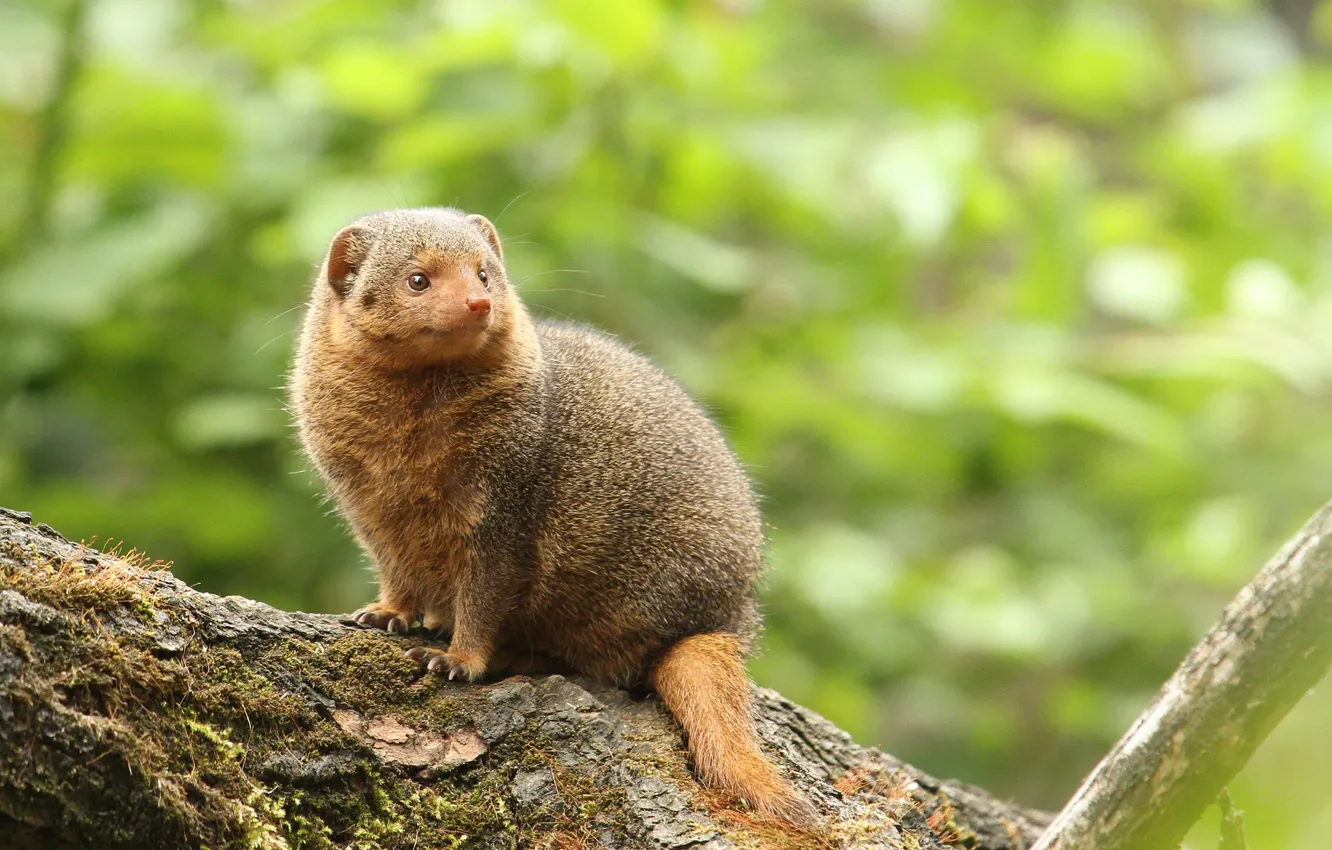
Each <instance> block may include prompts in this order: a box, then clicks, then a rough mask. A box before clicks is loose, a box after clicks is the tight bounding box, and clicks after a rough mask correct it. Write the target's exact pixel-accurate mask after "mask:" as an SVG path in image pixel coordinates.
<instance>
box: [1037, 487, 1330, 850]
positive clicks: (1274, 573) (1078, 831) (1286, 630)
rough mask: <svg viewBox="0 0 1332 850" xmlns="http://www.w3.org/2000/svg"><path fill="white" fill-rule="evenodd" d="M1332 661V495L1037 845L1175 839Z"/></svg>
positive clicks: (1139, 844)
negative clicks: (1331, 498) (1328, 502)
mask: <svg viewBox="0 0 1332 850" xmlns="http://www.w3.org/2000/svg"><path fill="white" fill-rule="evenodd" d="M1329 664H1332V504H1329V505H1326V506H1324V507H1323V509H1322V510H1320V511H1319V512H1318V513H1317V514H1315V515H1314V517H1313V519H1311V520H1309V522H1308V523H1307V524H1306V525H1305V526H1304V528H1303V529H1301V530H1300V532H1299V533H1298V534H1297V535H1295V537H1293V538H1291V540H1290V541H1289V542H1287V543H1286V545H1285V546H1284V547H1283V548H1282V550H1281V551H1280V552H1278V553H1277V554H1276V555H1275V556H1274V557H1273V558H1272V560H1271V561H1269V562H1268V563H1267V565H1266V566H1265V567H1263V569H1262V570H1261V571H1260V572H1259V573H1258V575H1257V576H1256V577H1255V578H1254V580H1253V581H1252V582H1250V583H1249V584H1248V585H1247V586H1245V587H1244V589H1242V590H1241V591H1240V592H1239V595H1237V596H1236V597H1235V599H1234V600H1233V601H1232V602H1231V603H1230V605H1229V606H1227V607H1226V610H1225V612H1224V613H1223V614H1222V615H1221V620H1220V622H1218V623H1217V624H1216V625H1215V626H1214V627H1213V628H1212V630H1211V631H1210V632H1208V633H1207V635H1206V636H1205V637H1204V638H1203V639H1202V641H1201V642H1199V643H1198V645H1197V646H1195V647H1194V648H1193V650H1192V651H1190V652H1189V654H1188V657H1187V658H1185V659H1184V662H1183V663H1182V664H1180V666H1179V669H1178V670H1176V671H1175V674H1174V676H1172V677H1171V678H1170V680H1169V681H1168V682H1166V683H1165V685H1163V686H1162V687H1161V690H1160V691H1159V692H1158V693H1157V695H1156V698H1155V699H1154V700H1153V701H1152V704H1151V705H1149V706H1148V707H1147V710H1146V711H1145V712H1143V714H1142V715H1141V716H1140V717H1139V718H1138V719H1137V721H1135V722H1134V724H1133V726H1132V727H1131V728H1130V729H1129V730H1128V732H1126V733H1124V737H1123V738H1121V739H1120V740H1119V743H1118V744H1116V745H1115V747H1114V749H1113V750H1111V751H1110V754H1109V755H1108V756H1106V757H1105V759H1104V760H1102V761H1101V763H1100V764H1099V765H1097V767H1096V769H1095V770H1094V771H1092V773H1091V775H1090V776H1089V777H1088V778H1087V780H1086V782H1085V783H1083V786H1082V787H1081V788H1080V789H1079V790H1078V792H1077V794H1075V795H1074V797H1073V799H1072V800H1071V801H1070V802H1069V803H1068V805H1067V806H1065V807H1064V810H1063V811H1062V812H1060V813H1059V815H1058V817H1056V819H1055V821H1054V823H1053V824H1051V826H1050V828H1049V830H1048V832H1047V833H1046V834H1045V835H1044V836H1042V837H1041V840H1040V843H1039V844H1037V850H1172V848H1175V847H1178V846H1179V843H1180V841H1181V840H1183V838H1184V835H1185V833H1187V832H1188V831H1189V828H1190V827H1191V826H1193V824H1194V823H1196V822H1197V821H1198V819H1199V818H1200V817H1201V816H1202V813H1203V810H1204V809H1206V808H1207V807H1208V806H1209V805H1211V804H1212V802H1213V801H1214V800H1216V799H1217V795H1218V794H1220V793H1221V792H1222V790H1223V789H1224V788H1225V785H1226V783H1227V782H1229V781H1230V779H1231V777H1233V776H1234V775H1235V774H1236V773H1238V772H1239V771H1240V769H1241V768H1242V767H1244V764H1245V762H1247V761H1248V760H1249V757H1250V756H1251V755H1253V752H1254V750H1256V749H1257V748H1258V745H1259V744H1261V743H1262V742H1263V739H1265V738H1266V737H1267V736H1268V734H1269V733H1270V732H1271V731H1272V728H1273V727H1274V726H1276V724H1277V722H1278V721H1279V720H1280V719H1281V718H1282V717H1284V716H1285V715H1286V714H1287V713H1288V712H1289V711H1290V709H1291V708H1293V707H1294V706H1295V703H1297V702H1299V700H1300V698H1301V697H1303V696H1304V694H1305V693H1306V692H1307V691H1308V690H1309V689H1310V688H1311V687H1313V686H1314V685H1315V684H1316V683H1317V682H1318V680H1319V679H1321V678H1322V677H1323V676H1324V675H1325V674H1326V673H1327V669H1328V666H1329ZM1232 840H1233V839H1232ZM1240 841H1242V838H1241V839H1240Z"/></svg>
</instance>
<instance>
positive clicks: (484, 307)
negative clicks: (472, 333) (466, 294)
mask: <svg viewBox="0 0 1332 850" xmlns="http://www.w3.org/2000/svg"><path fill="white" fill-rule="evenodd" d="M467 309H468V310H471V311H472V312H473V313H480V314H481V315H483V316H484V315H485V314H486V313H489V312H490V299H489V298H468V299H467Z"/></svg>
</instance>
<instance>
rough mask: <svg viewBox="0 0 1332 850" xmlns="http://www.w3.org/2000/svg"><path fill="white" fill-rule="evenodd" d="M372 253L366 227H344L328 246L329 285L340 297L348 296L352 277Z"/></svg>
mask: <svg viewBox="0 0 1332 850" xmlns="http://www.w3.org/2000/svg"><path fill="white" fill-rule="evenodd" d="M369 252H370V234H369V232H368V231H366V229H365V228H364V227H355V226H352V227H344V228H342V229H341V230H339V231H338V235H337V236H334V237H333V244H331V245H329V246H328V263H327V271H328V285H329V286H331V287H333V291H334V292H336V293H337V294H338V295H340V296H341V295H346V294H347V286H348V284H350V283H351V276H352V275H354V274H356V270H357V269H358V268H360V266H361V263H363V262H365V257H366V255H367V254H368V253H369Z"/></svg>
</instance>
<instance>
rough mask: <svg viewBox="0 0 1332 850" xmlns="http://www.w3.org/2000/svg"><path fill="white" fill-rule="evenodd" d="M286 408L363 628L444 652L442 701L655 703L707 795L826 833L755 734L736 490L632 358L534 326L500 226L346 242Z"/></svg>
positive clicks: (745, 501) (399, 220)
mask: <svg viewBox="0 0 1332 850" xmlns="http://www.w3.org/2000/svg"><path fill="white" fill-rule="evenodd" d="M289 389H290V393H291V401H292V407H293V410H294V412H295V415H296V419H297V422H298V424H299V427H300V435H301V440H302V442H303V444H304V446H305V450H306V452H307V453H308V454H309V456H310V458H311V459H312V461H313V462H314V465H315V467H316V468H317V469H318V471H319V473H320V474H321V476H322V477H323V479H324V480H325V482H326V484H327V486H328V489H329V491H330V493H331V495H332V497H333V499H334V500H335V501H336V503H337V506H338V508H339V509H340V512H341V513H342V515H343V517H345V519H346V521H347V522H348V524H349V525H350V527H351V530H352V532H353V534H354V535H355V537H356V540H357V541H358V542H359V543H360V545H361V547H362V548H363V549H364V550H365V552H366V553H367V555H368V556H369V557H370V559H371V560H372V561H373V563H374V566H375V568H376V570H377V572H378V577H379V599H378V601H376V602H374V603H372V604H370V605H369V606H367V607H366V608H363V609H361V611H359V612H357V614H356V615H355V616H356V618H357V621H358V622H361V623H363V624H367V625H371V626H376V627H380V628H384V629H387V630H388V631H390V632H406V631H408V630H409V629H411V628H412V627H414V626H415V625H416V623H417V621H418V620H420V621H421V623H422V625H423V626H424V627H425V628H427V629H440V630H445V631H447V632H451V634H452V638H451V643H450V645H449V649H448V651H447V652H444V651H440V650H433V649H426V648H417V649H414V650H411V651H410V652H409V655H410V656H411V657H412V658H414V659H415V660H417V661H419V662H422V663H425V664H426V666H427V667H428V669H429V670H431V671H434V672H436V673H439V674H444V675H447V676H448V677H449V678H454V677H465V678H466V679H468V680H470V681H477V680H478V679H481V678H482V677H484V676H485V675H486V674H487V673H488V672H492V671H494V670H495V669H496V668H497V667H498V666H499V665H500V664H501V663H502V659H503V658H504V657H505V656H506V655H511V654H514V653H517V654H524V653H528V654H530V653H540V654H542V655H544V656H547V657H549V658H553V659H555V660H556V661H558V662H560V663H561V664H562V665H565V666H566V667H567V668H572V669H573V670H575V671H577V672H580V673H583V674H587V675H590V676H594V677H598V678H601V679H604V680H609V681H612V682H615V683H618V684H620V685H624V686H641V685H646V686H648V687H650V688H651V689H652V690H655V691H656V693H657V694H658V695H660V697H661V699H662V701H663V702H664V703H665V704H666V706H667V708H669V709H670V711H671V712H672V714H674V716H675V717H676V718H677V719H678V720H679V722H680V725H681V726H683V727H684V731H685V734H686V736H687V738H688V744H689V750H690V754H691V756H692V758H693V762H694V766H695V769H696V771H697V773H698V774H699V776H700V778H701V779H702V781H703V782H704V783H705V784H709V785H712V786H715V787H718V788H721V789H724V790H726V791H728V792H731V793H733V794H735V795H737V796H739V797H742V798H744V799H745V800H747V801H748V802H749V803H750V804H751V805H752V806H753V807H754V808H755V809H756V810H757V811H759V812H762V813H765V814H767V815H771V816H776V817H779V818H783V819H785V820H788V821H790V822H793V823H796V824H800V825H805V826H809V825H813V824H815V823H817V822H818V815H817V813H816V812H815V810H814V807H813V806H812V805H811V803H810V802H809V800H807V799H806V798H805V797H804V796H802V795H801V794H800V793H799V792H798V791H796V789H795V788H794V787H793V786H792V785H791V784H790V783H789V782H788V781H787V780H786V779H785V778H784V777H783V776H782V774H781V773H780V772H779V771H778V770H777V768H776V767H775V766H774V765H773V764H772V763H771V762H770V761H768V760H767V759H766V758H765V757H764V756H763V754H762V752H761V751H760V749H759V746H758V743H757V735H756V733H755V729H754V724H753V720H752V717H751V714H750V702H751V687H750V683H749V679H748V677H747V675H746V673H745V669H744V664H743V658H744V655H745V653H746V652H747V651H748V649H749V648H750V644H751V641H752V639H753V636H754V632H755V630H756V628H757V626H758V615H757V611H756V608H755V603H754V584H755V581H756V579H757V578H758V575H759V572H760V570H761V568H762V548H763V533H762V527H761V523H760V519H759V512H758V509H757V506H756V504H755V499H754V496H753V492H752V490H751V488H750V484H749V481H748V478H747V477H746V475H745V473H744V471H743V470H742V468H741V466H740V464H739V462H738V461H737V460H736V459H735V456H734V455H733V454H732V453H731V451H730V450H729V448H728V447H727V445H726V443H725V441H724V440H723V439H722V436H721V434H720V433H719V431H718V430H717V428H716V426H715V425H714V424H713V423H712V422H711V421H710V420H709V419H708V417H707V416H706V415H705V414H704V413H703V412H702V411H701V410H700V409H699V408H698V407H697V406H696V405H695V404H694V403H693V402H692V401H691V400H690V398H689V397H688V396H687V395H686V394H685V393H684V391H683V390H682V389H681V388H680V387H679V385H677V384H676V383H675V382H674V381H673V380H672V379H670V378H668V377H667V376H666V375H665V374H664V373H663V372H661V371H660V370H658V369H657V368H656V367H655V366H653V365H652V364H651V363H650V362H648V361H647V360H646V359H645V358H643V357H641V356H639V355H637V354H635V353H633V352H632V351H630V350H629V349H628V348H626V347H625V346H623V345H621V344H619V343H618V342H616V341H615V340H613V339H611V338H609V337H607V336H604V335H602V334H600V333H596V332H594V331H591V330H588V329H585V328H581V327H575V326H570V325H567V324H557V323H548V322H544V321H542V322H536V321H533V320H532V319H531V318H530V317H529V315H528V312H527V310H526V309H525V308H524V306H523V303H522V301H521V300H519V297H518V293H517V292H516V291H515V289H514V287H513V286H512V285H511V284H510V282H509V280H508V277H507V274H506V272H505V267H504V251H503V248H502V247H501V245H500V240H499V236H498V234H497V233H496V230H495V227H494V225H492V224H491V223H490V221H488V220H487V219H486V218H485V217H483V216H480V215H467V214H465V213H463V212H461V211H459V210H456V209H452V208H442V207H436V208H425V209H410V210H395V211H389V212H380V213H375V214H372V215H367V216H365V217H363V218H361V219H358V220H357V221H355V222H353V223H352V224H350V225H348V226H347V227H345V228H344V229H342V230H341V231H339V232H338V234H337V235H336V236H335V237H334V238H333V241H332V244H331V245H330V246H329V249H328V254H327V255H326V257H325V258H324V261H323V263H322V265H321V268H320V271H319V273H318V276H317V278H316V280H315V283H314V293H313V297H312V298H311V300H310V304H309V309H308V312H307V314H306V316H305V320H304V326H303V328H302V332H301V338H300V343H299V345H298V349H297V352H296V357H295V363H294V365H293V368H292V372H291V377H290V386H289Z"/></svg>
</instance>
